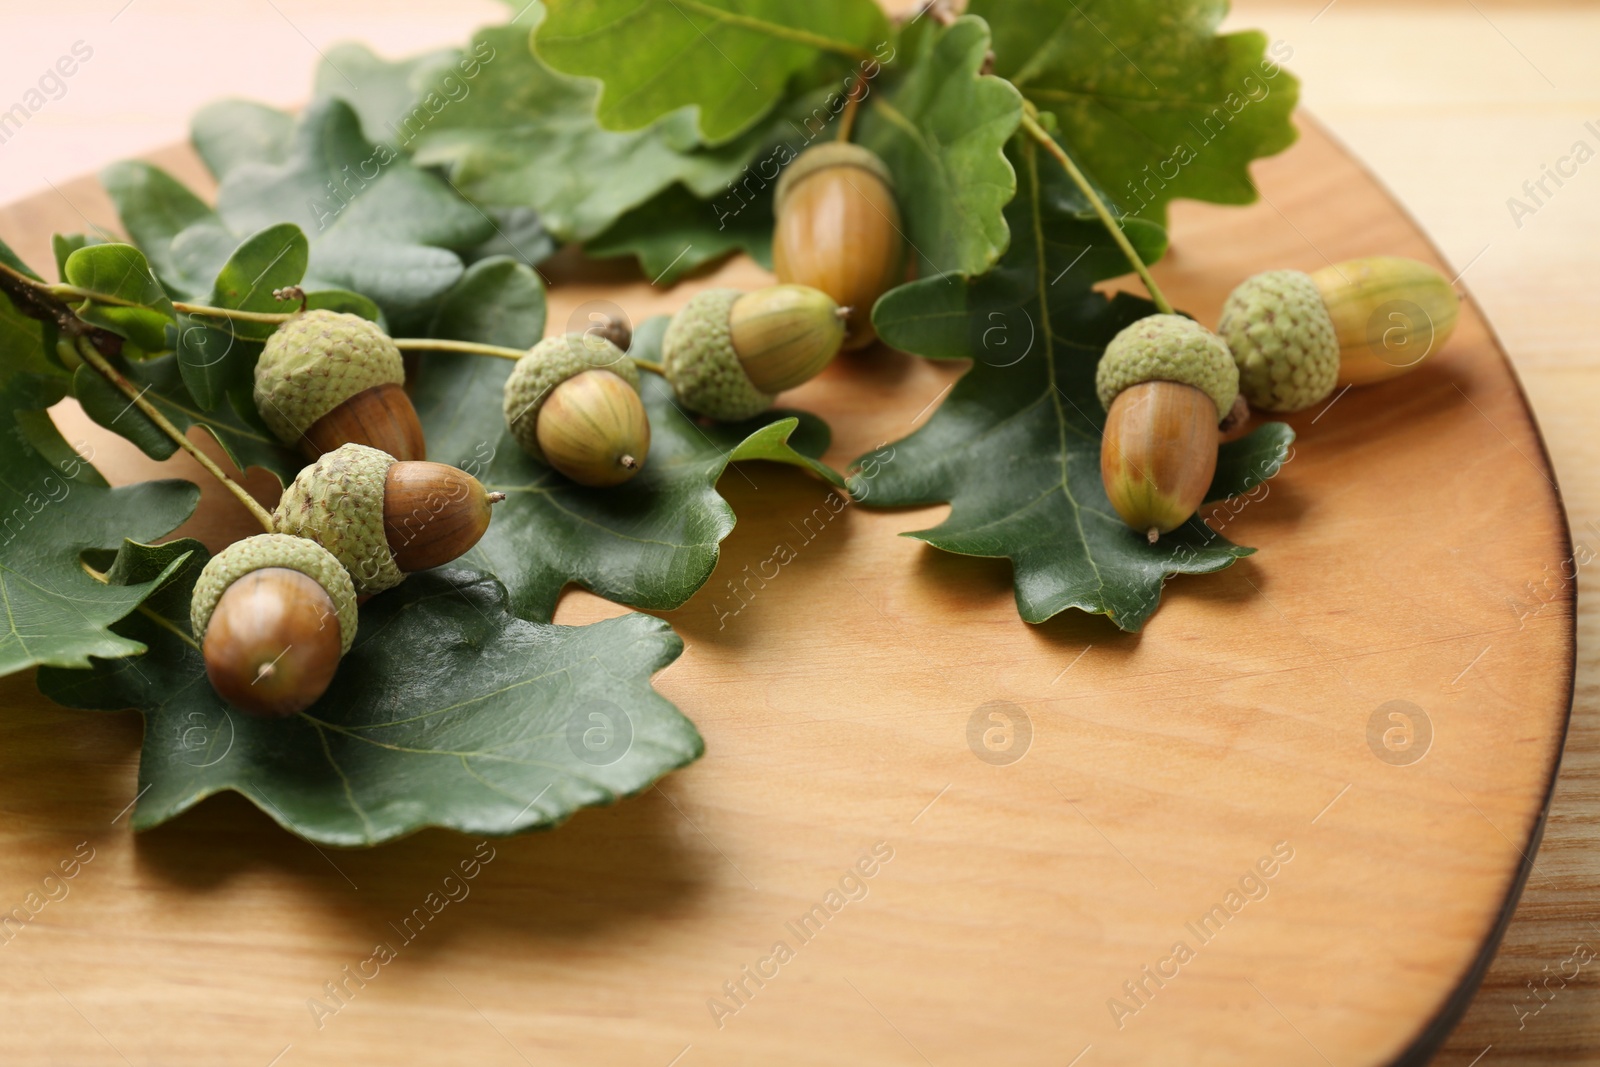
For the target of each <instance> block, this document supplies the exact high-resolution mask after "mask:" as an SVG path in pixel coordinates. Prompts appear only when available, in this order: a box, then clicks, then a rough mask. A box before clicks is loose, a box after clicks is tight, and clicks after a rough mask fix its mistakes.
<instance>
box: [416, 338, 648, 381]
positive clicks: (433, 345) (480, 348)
mask: <svg viewBox="0 0 1600 1067" xmlns="http://www.w3.org/2000/svg"><path fill="white" fill-rule="evenodd" d="M394 343H395V347H396V348H398V349H400V351H402V352H459V353H461V354H462V355H466V356H493V357H494V358H496V359H521V358H522V357H523V356H525V355H527V354H528V353H527V352H526V351H524V350H522V349H520V348H503V347H501V346H500V345H481V344H479V343H478V342H476V341H446V340H442V339H439V338H433V337H396V338H395V340H394ZM633 363H634V366H636V367H638V368H639V369H640V370H644V371H649V372H650V373H651V374H659V375H661V376H662V377H666V373H667V372H666V370H665V369H664V368H663V367H662V366H661V364H659V363H653V362H651V361H650V360H648V359H637V358H636V359H634V361H633Z"/></svg>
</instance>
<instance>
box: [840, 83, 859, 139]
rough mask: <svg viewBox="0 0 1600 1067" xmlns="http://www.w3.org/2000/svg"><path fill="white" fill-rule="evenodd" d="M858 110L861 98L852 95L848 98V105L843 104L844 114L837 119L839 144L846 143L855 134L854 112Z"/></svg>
mask: <svg viewBox="0 0 1600 1067" xmlns="http://www.w3.org/2000/svg"><path fill="white" fill-rule="evenodd" d="M860 110H861V97H860V96H859V95H857V94H855V93H852V94H851V95H850V98H849V103H847V104H845V106H844V114H843V115H841V116H840V117H839V140H840V142H841V143H844V142H848V141H849V140H850V135H851V134H853V133H854V132H855V128H856V112H858V111H860Z"/></svg>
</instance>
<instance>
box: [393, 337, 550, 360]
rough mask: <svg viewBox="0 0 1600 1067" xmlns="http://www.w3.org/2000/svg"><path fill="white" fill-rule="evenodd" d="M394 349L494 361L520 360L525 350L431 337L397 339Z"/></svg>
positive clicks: (525, 352) (525, 353)
mask: <svg viewBox="0 0 1600 1067" xmlns="http://www.w3.org/2000/svg"><path fill="white" fill-rule="evenodd" d="M394 344H395V347H396V348H398V349H400V351H402V352H459V353H461V354H462V355H467V356H494V357H495V358H496V359H521V358H522V357H523V356H525V355H527V354H528V352H527V350H526V349H521V348H502V347H501V346H499V345H480V344H478V343H477V342H476V341H445V340H440V339H437V338H432V337H397V338H395V341H394Z"/></svg>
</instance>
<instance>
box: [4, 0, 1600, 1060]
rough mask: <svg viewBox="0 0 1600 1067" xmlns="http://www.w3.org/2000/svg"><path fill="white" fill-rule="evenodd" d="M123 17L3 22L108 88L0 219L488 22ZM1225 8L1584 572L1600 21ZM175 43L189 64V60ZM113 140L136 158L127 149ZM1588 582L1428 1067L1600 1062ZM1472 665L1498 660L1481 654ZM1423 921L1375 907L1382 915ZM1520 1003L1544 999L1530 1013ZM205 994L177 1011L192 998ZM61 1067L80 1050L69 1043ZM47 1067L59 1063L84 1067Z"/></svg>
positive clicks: (82, 14) (31, 151) (1532, 9)
mask: <svg viewBox="0 0 1600 1067" xmlns="http://www.w3.org/2000/svg"><path fill="white" fill-rule="evenodd" d="M135 5H136V6H131V7H129V8H128V9H126V10H125V11H122V12H121V13H119V12H118V11H117V9H118V8H121V7H122V4H121V2H120V0H119V2H118V3H116V4H82V5H73V6H71V7H70V8H68V9H67V10H64V11H62V10H57V9H54V8H35V7H30V8H28V9H26V10H24V9H22V7H21V5H13V4H9V3H8V4H7V5H6V8H7V9H6V11H5V17H6V22H7V28H8V31H13V30H19V29H20V30H26V31H27V32H25V33H24V32H14V33H10V34H8V40H7V41H5V42H3V43H0V70H3V71H10V72H15V71H26V70H31V69H32V68H33V67H38V68H40V69H43V67H45V66H47V65H48V64H49V63H50V62H53V60H54V58H55V54H56V52H57V51H61V50H64V46H65V45H69V44H70V43H71V42H72V41H73V40H74V39H77V38H78V37H84V38H85V39H90V40H93V41H94V42H95V43H96V45H97V48H98V53H97V54H98V56H99V57H100V58H101V60H102V64H101V66H100V67H98V68H95V70H96V71H104V72H105V74H104V75H103V76H101V80H100V81H99V82H94V81H91V80H90V79H89V78H87V77H86V78H85V79H84V80H82V81H81V82H79V83H78V84H75V85H74V86H73V87H72V88H71V91H70V92H69V94H68V95H67V96H66V97H65V98H64V99H63V100H62V101H60V102H57V103H56V104H54V105H53V106H52V109H51V110H49V111H46V112H44V113H42V114H41V115H40V116H38V117H37V118H36V121H35V125H34V126H33V127H30V128H29V129H26V130H25V131H24V133H23V135H21V136H18V137H17V138H15V139H13V140H11V141H10V142H8V143H7V144H5V145H4V146H0V161H3V164H4V165H3V167H0V201H5V200H10V199H12V198H14V197H15V196H16V195H18V194H20V193H22V192H25V191H29V190H31V189H35V188H38V187H41V186H44V184H45V183H46V182H56V181H59V180H60V179H63V178H67V177H71V176H74V175H77V174H80V173H82V172H83V171H85V170H89V169H93V168H94V167H96V166H98V165H100V164H101V163H103V162H106V161H108V160H109V159H110V158H114V157H116V156H119V155H125V154H129V153H132V152H136V151H139V150H143V149H148V148H152V147H155V146H156V145H157V144H160V143H163V142H166V141H169V140H171V139H172V137H173V134H174V133H175V132H178V131H181V128H182V123H181V115H182V114H183V113H184V112H186V111H187V110H188V109H190V108H192V107H193V106H195V105H197V104H198V103H200V102H203V101H204V100H206V99H209V98H211V97H213V96H216V95H220V94H222V93H225V92H230V91H243V92H247V93H253V94H255V95H260V96H266V97H268V98H272V99H276V100H278V101H280V102H285V103H287V102H290V101H293V100H294V99H296V98H297V97H298V96H299V95H301V94H302V93H303V87H304V86H305V85H306V83H307V76H306V72H307V71H308V69H309V67H310V65H311V64H313V63H314V62H315V60H316V56H315V54H314V52H315V49H316V47H318V46H325V45H326V44H328V43H331V41H332V40H334V39H336V38H337V37H341V36H349V35H352V34H359V35H361V36H364V37H368V38H375V39H378V40H379V41H380V42H381V43H382V44H383V45H384V46H385V47H387V48H388V49H390V50H392V51H400V50H404V49H406V48H413V47H420V46H423V45H425V44H428V43H432V42H442V41H450V40H454V39H456V38H459V37H460V36H462V35H463V33H464V31H465V30H466V29H467V28H468V27H469V26H470V25H471V24H473V23H474V22H476V21H480V20H482V19H486V18H490V17H493V16H494V14H495V12H496V11H497V9H498V8H497V5H494V4H488V3H477V2H474V3H472V4H453V5H449V6H448V8H447V9H446V8H445V5H430V4H421V3H416V4H413V5H410V9H407V10H406V12H405V14H406V15H407V16H410V18H409V20H408V19H407V18H400V17H392V18H388V19H385V18H382V17H380V12H394V11H396V10H400V9H398V8H397V7H396V6H395V5H382V6H381V7H380V6H379V5H376V4H372V3H366V2H353V3H349V4H342V5H339V6H338V11H337V12H336V13H329V12H320V11H318V9H317V7H315V6H314V5H312V4H311V3H309V2H298V0H295V2H291V0H282V2H280V3H277V4H273V5H267V7H265V8H263V9H261V10H255V9H254V8H253V7H252V8H251V9H250V10H247V11H240V12H233V11H228V12H218V11H215V10H213V9H211V8H210V7H209V6H205V5H199V4H184V3H179V2H175V0H171V2H169V0H135ZM1236 9H1237V11H1236V16H1235V18H1234V20H1233V21H1234V23H1236V24H1239V25H1247V24H1248V25H1259V26H1263V27H1265V28H1266V29H1267V30H1268V31H1269V33H1270V34H1271V35H1272V36H1273V37H1274V38H1275V39H1278V40H1282V41H1286V42H1288V43H1289V44H1290V45H1291V46H1292V47H1293V48H1294V49H1295V57H1294V59H1293V60H1292V61H1291V62H1290V64H1289V65H1290V66H1291V68H1293V69H1295V70H1296V71H1297V73H1299V74H1301V75H1302V76H1303V77H1304V78H1305V80H1306V83H1307V84H1306V91H1305V97H1304V98H1305V101H1306V103H1307V104H1308V105H1309V106H1310V107H1311V108H1312V109H1313V110H1314V111H1315V112H1316V113H1317V114H1318V116H1319V117H1320V118H1321V119H1323V120H1324V121H1325V122H1326V123H1327V124H1328V125H1329V126H1330V127H1331V128H1332V130H1333V131H1334V133H1336V134H1337V135H1339V136H1340V137H1341V138H1343V139H1344V140H1345V141H1346V143H1347V144H1349V145H1350V146H1351V147H1352V148H1353V149H1354V150H1355V152H1356V153H1357V154H1358V155H1359V156H1360V157H1362V158H1363V159H1364V160H1365V161H1366V162H1367V163H1368V164H1369V166H1371V167H1372V169H1373V170H1374V171H1376V173H1377V174H1378V175H1379V176H1381V177H1382V178H1383V179H1384V180H1385V181H1386V182H1387V183H1388V184H1389V185H1390V186H1391V188H1393V189H1394V190H1395V191H1396V193H1397V195H1398V196H1399V198H1400V199H1401V201H1402V202H1403V203H1405V204H1406V205H1407V207H1408V208H1410V210H1411V211H1412V212H1413V213H1414V214H1415V216H1416V217H1417V218H1418V220H1419V221H1420V222H1421V224H1422V225H1423V227H1424V228H1425V229H1426V230H1427V231H1428V233H1429V234H1430V235H1431V236H1432V237H1433V238H1434V240H1435V241H1436V242H1437V243H1438V244H1439V246H1440V247H1441V249H1442V250H1443V252H1444V253H1445V255H1446V256H1447V258H1448V259H1450V260H1451V261H1452V262H1453V263H1454V264H1455V265H1456V266H1457V268H1458V269H1465V270H1466V272H1467V273H1466V282H1467V284H1468V285H1469V286H1470V287H1471V289H1472V291H1473V293H1474V295H1475V296H1476V298H1477V300H1478V301H1479V303H1480V304H1481V305H1482V306H1483V307H1484V309H1485V310H1486V311H1487V313H1488V315H1489V318H1490V320H1491V321H1492V322H1493V324H1494V325H1495V326H1496V328H1497V329H1498V331H1499V333H1500V335H1501V337H1502V339H1503V341H1504V342H1505V345H1506V348H1507V349H1508V351H1509V352H1510V354H1511V357H1512V359H1513V361H1514V363H1515V365H1516V367H1517V370H1518V373H1519V374H1520V376H1521V377H1522V379H1523V382H1524V385H1525V387H1526V389H1527V392H1528V394H1529V396H1530V399H1531V401H1532V404H1533V407H1534V410H1535V412H1536V413H1537V415H1538V417H1539V419H1540V423H1541V426H1542V429H1543V432H1544V435H1545V439H1546V442H1547V444H1548V446H1549V449H1550V452H1551V454H1552V458H1553V461H1554V466H1555V469H1556V473H1557V475H1558V478H1559V481H1560V483H1561V486H1562V489H1563V492H1564V496H1565V502H1566V506H1567V509H1568V512H1569V515H1570V519H1571V525H1572V529H1573V533H1574V539H1575V541H1576V542H1577V544H1578V545H1579V554H1580V558H1581V557H1582V556H1583V555H1584V551H1583V550H1584V547H1585V546H1590V547H1593V548H1595V549H1600V483H1597V480H1596V477H1595V475H1594V473H1593V471H1594V469H1595V462H1594V461H1595V460H1596V459H1597V458H1600V455H1597V453H1600V443H1597V440H1596V435H1595V434H1594V431H1593V423H1594V417H1593V414H1592V412H1593V411H1594V410H1595V408H1596V406H1597V404H1600V378H1597V374H1596V364H1597V361H1596V357H1595V354H1594V342H1593V340H1592V338H1593V336H1594V323H1593V320H1594V318H1595V316H1594V315H1593V313H1592V312H1591V311H1590V309H1591V308H1592V307H1593V306H1594V301H1593V297H1592V295H1591V293H1590V287H1591V286H1592V284H1593V281H1592V280H1593V279H1594V278H1595V277H1596V275H1597V270H1596V268H1597V267H1600V247H1597V245H1596V242H1595V241H1594V240H1593V235H1595V234H1596V233H1597V232H1600V230H1597V224H1600V166H1589V165H1585V166H1583V167H1581V168H1579V169H1578V170H1577V172H1576V174H1575V175H1574V176H1570V177H1568V178H1566V179H1564V180H1563V182H1562V183H1561V184H1560V185H1557V184H1556V183H1555V182H1554V181H1553V180H1552V179H1549V178H1546V177H1545V174H1546V173H1547V172H1546V170H1545V168H1546V167H1555V166H1557V165H1558V164H1562V161H1563V157H1567V156H1568V155H1569V153H1570V152H1571V151H1572V149H1573V146H1574V144H1575V142H1577V141H1580V140H1582V141H1586V142H1587V143H1588V144H1589V145H1591V146H1592V147H1596V148H1600V72H1597V68H1596V66H1595V64H1594V63H1593V57H1592V54H1591V52H1592V46H1593V43H1594V42H1595V41H1596V40H1597V39H1600V14H1597V13H1596V12H1595V11H1594V10H1593V9H1592V8H1591V7H1590V6H1589V5H1586V4H1578V3H1571V4H1522V3H1494V2H1489V0H1463V2H1461V3H1456V2H1454V0H1448V2H1446V0H1439V2H1433V3H1428V2H1406V0H1388V2H1372V0H1334V3H1332V4H1324V3H1323V2H1322V0H1305V2H1276V3H1274V2H1256V0H1245V2H1241V3H1238V4H1237V5H1236ZM113 17H114V21H113ZM223 20H227V22H228V25H229V26H230V27H232V26H238V27H240V31H239V33H240V37H241V39H246V38H248V39H250V40H258V41H269V42H270V48H271V49H272V50H277V51H279V52H281V57H280V60H281V61H277V62H273V63H265V62H262V55H261V54H256V53H252V54H251V56H250V59H249V61H247V62H244V63H242V64H241V63H240V61H239V60H238V59H237V58H236V57H234V56H232V55H222V54H217V55H211V54H209V53H208V52H206V51H205V50H204V49H203V48H201V47H198V46H199V45H200V44H201V42H203V41H204V40H205V39H206V37H207V36H208V32H209V31H210V29H211V28H214V27H215V26H216V25H218V24H220V23H221V22H222V21H223ZM252 27H253V29H252ZM80 31H81V32H80ZM291 31H292V32H291ZM158 33H159V34H164V35H165V39H166V41H167V47H168V48H169V53H168V54H169V55H170V56H172V63H171V67H170V71H171V72H170V73H168V74H164V75H161V76H154V77H152V76H150V75H149V71H150V65H149V64H146V66H145V68H144V69H145V73H146V77H147V78H148V80H149V82H150V84H151V85H154V86H157V87H159V89H160V91H159V92H158V93H155V94H154V96H153V97H152V96H151V95H150V91H147V90H144V89H139V90H138V91H135V92H133V93H132V94H131V97H132V100H133V102H132V103H130V100H129V97H130V94H129V93H127V92H123V91H121V89H120V86H121V85H123V84H126V81H125V79H126V77H128V75H126V74H120V75H119V71H134V70H137V69H139V67H138V64H139V58H140V50H139V48H138V47H135V46H134V45H133V44H132V43H130V41H137V40H139V38H140V35H144V36H146V37H148V36H151V35H154V34H158ZM185 35H189V38H190V39H191V40H192V42H193V43H194V45H195V46H196V47H194V48H191V49H189V50H188V51H187V52H185V50H184V47H183V45H184V41H185ZM58 42H59V44H60V45H61V47H58ZM53 49H54V51H53ZM180 56H181V57H182V62H180ZM155 66H157V67H158V68H159V67H160V65H159V64H157V65H155ZM85 73H86V74H87V73H89V72H88V71H87V70H86V72H85ZM8 77H9V75H8ZM119 78H122V79H124V80H123V81H120V82H119ZM11 80H12V81H16V83H17V84H15V85H11V84H4V85H0V95H3V93H4V92H10V93H12V94H13V95H19V94H20V92H21V90H22V89H23V88H25V85H26V82H27V81H28V80H29V79H21V78H20V75H19V76H17V77H15V78H12V79H11ZM139 100H144V101H146V103H145V105H144V106H145V107H146V108H147V111H146V112H145V114H144V115H143V116H142V117H143V118H144V119H146V120H147V121H146V122H144V123H143V124H142V125H141V123H140V122H139V121H138V119H139V117H137V116H136V117H134V119H133V120H132V121H130V115H129V111H128V109H129V107H130V106H134V107H136V106H138V103H137V102H138V101H139ZM1589 122H1594V123H1595V124H1596V128H1595V129H1590V128H1589V127H1587V126H1586V123H1589ZM130 126H132V127H134V128H135V129H136V130H137V131H138V132H139V138H137V139H133V140H130V134H129V132H128V131H129V128H130ZM110 145H114V146H115V147H114V148H108V147H107V146H110ZM1567 170H1568V173H1569V174H1570V173H1571V168H1570V166H1569V167H1568V168H1567ZM1541 179H1543V180H1544V182H1545V188H1544V193H1543V194H1541V195H1539V196H1538V197H1536V198H1535V197H1533V196H1530V194H1528V193H1527V192H1525V191H1524V188H1523V186H1524V183H1525V182H1534V183H1537V182H1539V181H1540V180H1541ZM1513 196H1516V197H1519V198H1521V199H1522V201H1523V202H1524V203H1525V204H1527V205H1529V206H1530V207H1532V208H1534V210H1532V211H1523V212H1521V213H1520V216H1521V217H1520V219H1519V218H1517V217H1514V216H1513V213H1512V211H1511V209H1510V206H1508V198H1510V197H1513ZM1590 571H1591V568H1588V567H1585V568H1583V569H1582V570H1581V571H1580V573H1579V575H1578V579H1577V581H1578V585H1579V589H1580V615H1579V642H1580V643H1579V664H1578V674H1577V683H1576V701H1575V704H1574V709H1573V718H1572V724H1571V732H1570V735H1569V738H1568V744H1567V752H1566V757H1565V764H1564V767H1563V771H1562V774H1561V777H1560V779H1559V781H1558V784H1557V788H1556V792H1555V796H1554V799H1553V802H1552V805H1551V809H1550V815H1549V821H1548V825H1547V828H1546V832H1545V838H1544V844H1543V847H1542V849H1541V851H1540V852H1539V854H1538V855H1537V856H1536V857H1535V868H1534V872H1533V875H1532V877H1531V879H1530V881H1529V883H1528V886H1527V888H1526V891H1525V893H1524V896H1523V900H1522V903H1521V906H1520V907H1519V909H1518V911H1517V914H1516V917H1515V920H1514V921H1513V923H1512V925H1511V927H1510V929H1509V930H1508V932H1507V934H1506V937H1505V941H1504V943H1503V946H1502V949H1501V952H1500V954H1499V956H1498V957H1497V959H1496V960H1495V962H1494V964H1493V965H1492V966H1491V968H1490V970H1489V973H1488V976H1487V978H1486V980H1485V982H1484V985H1483V988H1482V990H1481V991H1480V993H1479V994H1478V996H1477V998H1476V999H1475V1001H1474V1002H1473V1004H1472V1007H1471V1008H1470V1010H1469V1011H1468V1013H1467V1016H1466V1018H1465V1019H1464V1020H1463V1022H1462V1023H1461V1025H1460V1026H1459V1027H1458V1029H1457V1030H1456V1032H1455V1033H1454V1034H1453V1035H1452V1036H1451V1038H1450V1040H1449V1042H1448V1043H1447V1045H1446V1046H1445V1048H1444V1050H1443V1051H1442V1052H1441V1053H1440V1055H1439V1057H1438V1058H1437V1061H1436V1062H1438V1063H1441V1064H1461V1065H1468V1064H1472V1063H1481V1064H1483V1065H1485V1067H1489V1065H1492V1064H1496V1063H1511V1062H1521V1063H1528V1064H1534V1063H1554V1062H1572V1063H1585V1062H1595V1061H1596V1060H1597V1059H1600V979H1597V978H1596V977H1595V972H1596V970H1600V966H1595V965H1591V966H1588V967H1585V968H1584V969H1582V970H1581V971H1580V973H1579V974H1578V975H1577V976H1576V977H1569V978H1568V979H1566V980H1564V981H1562V980H1549V981H1548V982H1547V979H1550V976H1551V975H1552V974H1553V973H1558V972H1560V971H1562V969H1563V967H1564V961H1567V960H1569V959H1570V958H1572V956H1573V954H1574V951H1575V948H1576V947H1578V946H1580V945H1582V946H1587V947H1590V948H1594V947H1600V925H1597V923H1600V904H1597V901H1600V867H1597V861H1596V851H1595V848H1594V846H1595V843H1596V836H1597V833H1600V830H1597V825H1600V722H1597V720H1596V709H1595V697H1596V686H1597V682H1600V644H1597V639H1600V633H1597V632H1596V629H1595V618H1594V613H1593V612H1592V611H1590V610H1586V608H1585V604H1584V600H1583V598H1582V595H1581V594H1582V593H1583V592H1584V591H1585V590H1586V589H1588V588H1589V587H1591V584H1592V582H1593V581H1594V576H1593V574H1592V573H1590ZM1547 595H1548V594H1547ZM1484 655H1485V656H1486V657H1492V656H1493V655H1494V650H1493V648H1492V646H1491V647H1490V648H1489V649H1486V650H1485V652H1484ZM1463 666H1465V664H1463ZM7 691H8V693H9V692H11V690H10V689H8V690H7ZM107 758H108V759H111V758H112V757H111V756H108V757H107ZM115 758H116V760H117V761H118V762H120V760H121V757H120V756H117V757H115ZM170 851H171V855H170V856H162V855H161V854H160V853H161V850H160V849H159V848H158V850H157V853H158V858H157V862H158V863H169V864H170V863H173V862H176V850H170ZM196 888H203V887H196ZM1427 906H1429V902H1425V901H1414V900H1404V899H1397V900H1395V901H1394V902H1393V907H1394V909H1395V910H1396V912H1397V913H1401V914H1403V913H1404V912H1406V911H1408V910H1411V909H1417V908H1423V907H1427ZM1376 965H1377V964H1375V966H1376ZM1567 966H1570V965H1567ZM1568 973H1569V974H1570V971H1568ZM1541 983H1545V984H1541ZM1533 985H1539V986H1540V989H1539V991H1538V993H1537V994H1535V992H1534V991H1533V990H1532V988H1531V986H1533ZM204 995H205V991H204V990H203V989H198V988H197V989H196V996H197V997H203V996H204ZM91 1025H92V1024H91ZM69 1047H75V1048H80V1049H81V1048H84V1047H85V1046H83V1045H82V1044H81V1043H80V1042H77V1041H76V1040H74V1041H73V1042H71V1043H70V1046H69ZM102 1051H103V1049H102ZM63 1055H65V1056H66V1057H67V1058H66V1059H64V1060H63V1061H62V1062H74V1063H75V1062H80V1061H79V1060H75V1059H73V1058H72V1056H71V1054H70V1053H63ZM81 1062H99V1060H98V1059H95V1060H93V1061H91V1060H83V1061H81ZM108 1062H110V1061H108ZM508 1062H515V1061H514V1060H508Z"/></svg>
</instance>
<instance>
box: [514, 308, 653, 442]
mask: <svg viewBox="0 0 1600 1067" xmlns="http://www.w3.org/2000/svg"><path fill="white" fill-rule="evenodd" d="M590 370H608V371H611V372H612V373H613V374H615V375H616V376H617V377H619V378H621V379H622V380H623V381H625V382H627V383H628V384H629V385H631V386H633V391H634V392H636V393H637V392H638V391H639V368H637V367H635V366H634V365H633V360H631V359H629V358H628V356H627V354H626V353H624V352H623V351H622V349H620V348H618V347H617V346H616V345H614V344H612V343H611V342H610V341H609V340H607V339H605V338H604V337H600V336H598V335H595V334H588V333H569V334H567V335H566V336H565V337H547V338H545V339H544V340H543V341H540V342H539V343H538V344H536V345H534V346H533V348H532V349H530V350H529V352H528V354H527V355H525V356H523V357H522V358H521V359H519V360H517V364H516V366H514V367H513V368H511V377H509V378H507V379H506V388H505V399H504V401H503V409H504V411H505V416H506V425H507V426H508V427H510V429H511V436H512V437H515V438H516V439H517V444H519V445H521V446H522V450H523V451H524V452H526V453H528V455H530V456H532V457H533V458H534V459H537V460H538V461H539V462H541V463H543V462H544V453H543V452H542V451H540V449H539V437H538V428H539V412H540V411H541V410H542V409H543V408H544V402H545V401H546V400H548V399H550V394H551V393H553V392H554V391H555V389H556V386H558V385H560V384H561V383H562V382H564V381H566V380H567V379H568V378H575V377H577V376H578V375H580V374H582V373H583V372H584V371H590Z"/></svg>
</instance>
